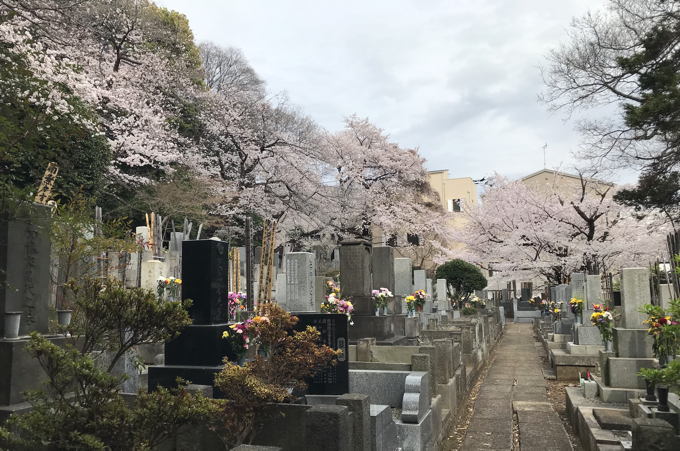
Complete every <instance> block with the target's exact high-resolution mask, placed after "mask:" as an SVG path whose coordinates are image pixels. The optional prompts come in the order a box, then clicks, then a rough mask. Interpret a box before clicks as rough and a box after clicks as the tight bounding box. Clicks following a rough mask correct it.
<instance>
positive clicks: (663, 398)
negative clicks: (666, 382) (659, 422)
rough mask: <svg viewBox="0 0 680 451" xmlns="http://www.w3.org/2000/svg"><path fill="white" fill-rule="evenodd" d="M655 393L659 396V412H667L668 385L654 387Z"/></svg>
mask: <svg viewBox="0 0 680 451" xmlns="http://www.w3.org/2000/svg"><path fill="white" fill-rule="evenodd" d="M656 394H657V395H658V396H659V406H658V407H657V410H658V411H659V412H669V411H670V409H669V408H668V387H656Z"/></svg>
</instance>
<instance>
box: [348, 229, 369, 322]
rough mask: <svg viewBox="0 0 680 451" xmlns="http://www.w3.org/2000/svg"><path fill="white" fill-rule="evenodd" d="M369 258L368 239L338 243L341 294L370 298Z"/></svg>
mask: <svg viewBox="0 0 680 451" xmlns="http://www.w3.org/2000/svg"><path fill="white" fill-rule="evenodd" d="M371 259H372V256H371V245H370V243H369V242H368V241H364V240H346V241H343V242H341V243H340V288H341V289H342V294H343V296H351V297H353V298H354V297H358V298H364V297H369V298H370V296H371V290H372V288H373V280H372V278H371V272H372V271H371ZM355 307H356V306H355ZM369 311H370V309H369Z"/></svg>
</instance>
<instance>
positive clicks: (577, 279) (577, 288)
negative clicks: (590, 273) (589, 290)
mask: <svg viewBox="0 0 680 451" xmlns="http://www.w3.org/2000/svg"><path fill="white" fill-rule="evenodd" d="M569 285H570V286H571V296H572V297H574V298H577V299H582V300H585V298H586V274H585V273H582V272H573V273H571V283H570V284H569Z"/></svg>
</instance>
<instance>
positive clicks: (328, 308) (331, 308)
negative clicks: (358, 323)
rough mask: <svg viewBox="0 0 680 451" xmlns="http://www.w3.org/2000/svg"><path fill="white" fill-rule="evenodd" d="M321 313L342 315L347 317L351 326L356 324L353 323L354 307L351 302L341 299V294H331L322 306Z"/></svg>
mask: <svg viewBox="0 0 680 451" xmlns="http://www.w3.org/2000/svg"><path fill="white" fill-rule="evenodd" d="M321 311H322V312H324V313H342V314H344V315H347V319H348V320H349V324H350V325H352V324H354V323H353V322H352V312H353V311H354V306H353V305H352V302H351V301H349V300H347V299H342V298H340V297H339V294H338V295H336V294H335V293H330V294H329V295H328V296H326V300H325V301H324V302H323V303H322V304H321Z"/></svg>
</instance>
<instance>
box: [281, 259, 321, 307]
mask: <svg viewBox="0 0 680 451" xmlns="http://www.w3.org/2000/svg"><path fill="white" fill-rule="evenodd" d="M315 273H316V259H315V257H314V254H312V253H311V252H291V253H289V254H286V305H287V306H288V309H289V310H290V311H291V312H314V311H316V304H315V303H314V296H315V288H314V285H315V277H316V274H315Z"/></svg>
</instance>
